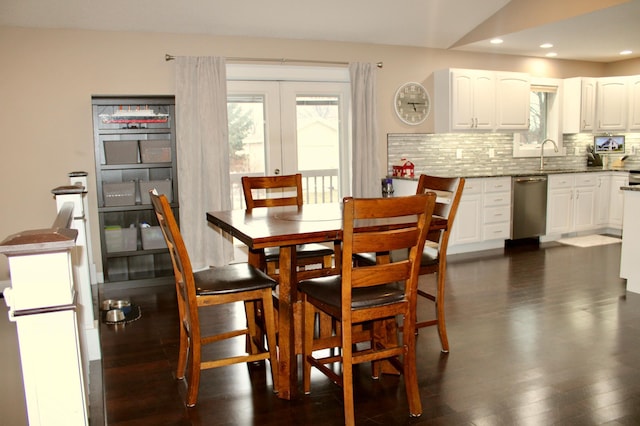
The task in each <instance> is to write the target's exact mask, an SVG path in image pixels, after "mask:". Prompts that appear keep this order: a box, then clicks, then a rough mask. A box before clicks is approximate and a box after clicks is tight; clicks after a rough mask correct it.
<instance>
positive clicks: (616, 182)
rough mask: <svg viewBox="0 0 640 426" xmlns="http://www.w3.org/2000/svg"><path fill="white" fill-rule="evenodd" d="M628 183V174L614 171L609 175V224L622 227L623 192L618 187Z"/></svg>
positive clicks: (617, 227)
mask: <svg viewBox="0 0 640 426" xmlns="http://www.w3.org/2000/svg"><path fill="white" fill-rule="evenodd" d="M627 185H629V174H628V173H626V172H624V173H614V174H613V176H612V177H611V190H610V192H609V194H610V198H609V226H610V227H612V228H616V229H622V219H623V212H624V192H623V191H622V190H621V189H620V188H621V187H623V186H627Z"/></svg>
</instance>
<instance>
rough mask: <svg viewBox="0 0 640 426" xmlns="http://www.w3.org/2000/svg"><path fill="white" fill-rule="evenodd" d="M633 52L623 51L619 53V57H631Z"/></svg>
mask: <svg viewBox="0 0 640 426" xmlns="http://www.w3.org/2000/svg"><path fill="white" fill-rule="evenodd" d="M632 53H633V52H632V51H630V50H623V51H622V52H620V54H621V55H631V54H632Z"/></svg>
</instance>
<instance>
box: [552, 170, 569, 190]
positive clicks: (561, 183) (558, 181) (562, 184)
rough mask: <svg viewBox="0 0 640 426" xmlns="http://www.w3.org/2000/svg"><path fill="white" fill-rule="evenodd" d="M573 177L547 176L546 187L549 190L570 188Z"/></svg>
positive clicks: (561, 175)
mask: <svg viewBox="0 0 640 426" xmlns="http://www.w3.org/2000/svg"><path fill="white" fill-rule="evenodd" d="M573 182H574V179H573V176H572V175H570V174H568V173H566V174H559V175H549V181H548V186H549V189H557V188H571V187H572V186H573Z"/></svg>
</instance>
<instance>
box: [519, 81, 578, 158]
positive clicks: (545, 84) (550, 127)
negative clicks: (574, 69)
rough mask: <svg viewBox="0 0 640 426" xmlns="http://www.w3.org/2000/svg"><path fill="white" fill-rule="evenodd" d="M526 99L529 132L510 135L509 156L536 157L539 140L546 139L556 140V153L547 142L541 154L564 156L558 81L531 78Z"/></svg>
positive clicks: (560, 97) (560, 92)
mask: <svg viewBox="0 0 640 426" xmlns="http://www.w3.org/2000/svg"><path fill="white" fill-rule="evenodd" d="M530 99H531V103H530V113H529V114H530V117H529V131H527V132H516V133H514V134H513V156H514V157H539V156H540V150H541V146H542V142H543V141H544V140H546V139H551V140H553V141H554V142H556V144H557V145H558V152H555V150H554V147H553V146H552V145H551V144H547V145H546V146H545V148H544V156H545V157H554V156H564V155H565V150H564V148H563V146H562V133H561V129H560V116H561V112H562V80H558V79H551V78H535V77H533V78H532V80H531V97H530Z"/></svg>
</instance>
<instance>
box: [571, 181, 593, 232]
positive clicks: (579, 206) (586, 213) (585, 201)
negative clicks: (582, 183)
mask: <svg viewBox="0 0 640 426" xmlns="http://www.w3.org/2000/svg"><path fill="white" fill-rule="evenodd" d="M574 194H575V195H574V196H575V207H574V211H575V217H574V228H573V229H574V230H575V231H585V230H588V229H593V227H594V225H595V220H594V217H595V208H596V190H595V188H594V187H576V188H575V190H574Z"/></svg>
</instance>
